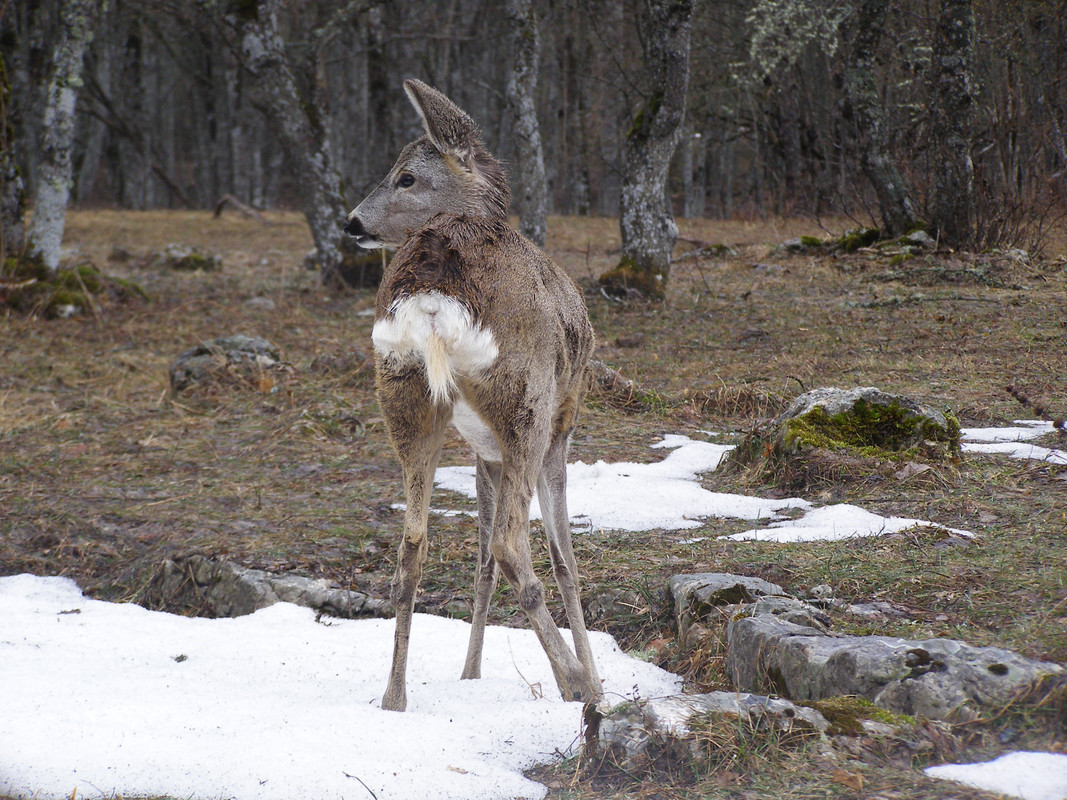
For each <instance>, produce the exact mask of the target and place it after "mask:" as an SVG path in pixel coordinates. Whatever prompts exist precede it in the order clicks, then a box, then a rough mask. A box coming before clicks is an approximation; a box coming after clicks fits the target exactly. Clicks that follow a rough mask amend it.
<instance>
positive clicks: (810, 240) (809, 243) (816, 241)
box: [800, 236, 823, 249]
mask: <svg viewBox="0 0 1067 800" xmlns="http://www.w3.org/2000/svg"><path fill="white" fill-rule="evenodd" d="M800 243H801V244H802V245H804V246H805V247H810V248H813V249H814V248H818V247H822V246H823V240H822V239H820V238H819V237H818V236H801V237H800Z"/></svg>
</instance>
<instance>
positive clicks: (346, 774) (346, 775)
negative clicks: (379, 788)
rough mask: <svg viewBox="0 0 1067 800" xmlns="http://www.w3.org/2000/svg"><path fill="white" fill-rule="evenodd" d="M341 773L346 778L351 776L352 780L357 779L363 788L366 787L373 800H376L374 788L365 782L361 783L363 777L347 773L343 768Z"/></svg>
mask: <svg viewBox="0 0 1067 800" xmlns="http://www.w3.org/2000/svg"><path fill="white" fill-rule="evenodd" d="M341 774H342V775H344V776H345V777H346V778H351V779H352V780H355V781H359V783H360V785H361V786H362V787H363V788H364V789H366V790H367V791H368V792H370V796H371V797H373V798H374V800H378V795H376V794H375V793H374V790H373V789H371V788H370V787H369V786H368V785H367V784H365V783H363V779H362V778H360V777H359V776H358V775H349V774H348V773H347V772H344V771H343V770H342V772H341Z"/></svg>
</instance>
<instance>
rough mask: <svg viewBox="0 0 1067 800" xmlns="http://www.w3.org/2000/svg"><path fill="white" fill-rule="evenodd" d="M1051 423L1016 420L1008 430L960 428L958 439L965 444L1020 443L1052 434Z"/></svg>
mask: <svg viewBox="0 0 1067 800" xmlns="http://www.w3.org/2000/svg"><path fill="white" fill-rule="evenodd" d="M1053 430H1054V428H1053V427H1052V423H1051V422H1045V421H1044V420H1039V419H1017V420H1015V425H1014V426H1012V427H1008V428H961V429H960V437H961V438H962V439H963V440H964V441H965V442H1022V441H1026V440H1028V439H1036V438H1037V437H1038V436H1044V435H1045V434H1046V433H1052V431H1053Z"/></svg>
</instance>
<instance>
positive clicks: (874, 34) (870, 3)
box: [845, 0, 923, 236]
mask: <svg viewBox="0 0 1067 800" xmlns="http://www.w3.org/2000/svg"><path fill="white" fill-rule="evenodd" d="M888 6H889V3H888V0H862V2H860V4H859V8H858V9H857V14H856V33H855V39H854V41H853V45H852V57H851V58H850V60H849V65H848V67H847V69H846V71H845V89H846V91H847V92H848V103H849V109H850V110H851V113H852V116H853V118H854V120H855V122H856V129H857V133H858V135H859V148H860V165H861V167H862V169H863V174H864V175H865V176H866V177H867V180H868V181H870V183H871V186H872V187H873V188H874V193H875V195H877V197H878V209H879V211H880V212H881V215H882V226H883V228H884V229H885V233H886V234H888V235H889V236H902V235H903V234H905V233H907V232H908V231H909V230H914V229H915V228H921V227H923V222H922V220H921V219H920V218H919V214H918V212H916V210H915V203H914V202H913V200H912V198H911V194H910V192H909V191H908V187H907V184H905V182H904V178H903V176H901V174H900V171H899V170H898V169H897V165H896V163H895V162H894V161H893V158H892V156H891V155H890V152H889V134H888V126H887V123H886V116H885V109H884V108H882V102H881V98H880V97H879V96H878V86H877V84H876V83H875V80H874V71H875V53H876V50H877V47H878V40H879V38H881V35H882V30H883V29H884V27H885V18H886V12H887V10H888Z"/></svg>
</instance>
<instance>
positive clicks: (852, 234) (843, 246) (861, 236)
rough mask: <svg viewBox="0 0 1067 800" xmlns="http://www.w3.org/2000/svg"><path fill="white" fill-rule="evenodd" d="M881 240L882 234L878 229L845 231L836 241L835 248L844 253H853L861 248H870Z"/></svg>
mask: <svg viewBox="0 0 1067 800" xmlns="http://www.w3.org/2000/svg"><path fill="white" fill-rule="evenodd" d="M880 238H882V232H881V231H880V230H879V229H878V228H857V229H856V230H854V231H846V232H845V233H843V234H841V238H839V239H838V240H837V248H838V249H839V250H843V251H844V252H846V253H854V252H856V251H857V250H859V249H860V248H861V247H870V246H871V245H873V244H874V243H875V242H877V241H878V240H879V239H880Z"/></svg>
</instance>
